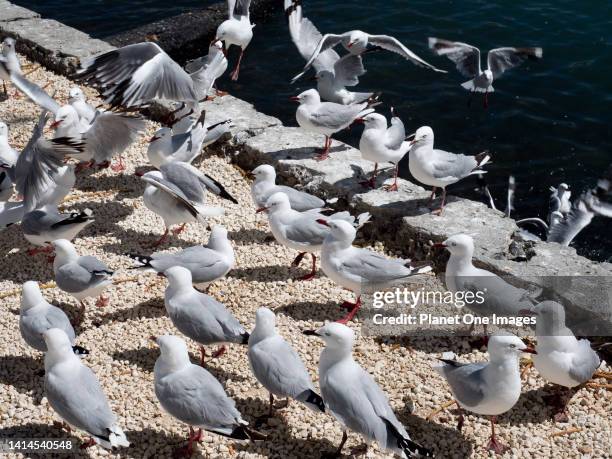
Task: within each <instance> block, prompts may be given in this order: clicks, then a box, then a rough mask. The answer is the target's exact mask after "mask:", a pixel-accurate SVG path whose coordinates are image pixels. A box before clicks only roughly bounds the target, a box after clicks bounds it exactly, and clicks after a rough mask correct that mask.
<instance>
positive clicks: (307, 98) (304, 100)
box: [290, 89, 321, 105]
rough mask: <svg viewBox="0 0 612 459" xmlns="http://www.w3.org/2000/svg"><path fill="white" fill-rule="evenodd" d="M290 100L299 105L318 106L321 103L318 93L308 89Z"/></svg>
mask: <svg viewBox="0 0 612 459" xmlns="http://www.w3.org/2000/svg"><path fill="white" fill-rule="evenodd" d="M290 99H291V100H293V101H295V102H299V103H300V104H307V105H308V104H318V103H320V102H321V97H320V96H319V91H317V90H316V89H308V90H307V91H304V92H303V93H301V94H298V95H297V96H293V97H290Z"/></svg>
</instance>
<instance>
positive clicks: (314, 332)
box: [302, 330, 319, 336]
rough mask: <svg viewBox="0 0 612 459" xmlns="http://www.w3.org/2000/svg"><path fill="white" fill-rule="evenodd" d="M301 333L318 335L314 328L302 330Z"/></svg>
mask: <svg viewBox="0 0 612 459" xmlns="http://www.w3.org/2000/svg"><path fill="white" fill-rule="evenodd" d="M302 333H303V334H304V335H306V336H319V334H318V333H317V331H316V330H304V331H303V332H302Z"/></svg>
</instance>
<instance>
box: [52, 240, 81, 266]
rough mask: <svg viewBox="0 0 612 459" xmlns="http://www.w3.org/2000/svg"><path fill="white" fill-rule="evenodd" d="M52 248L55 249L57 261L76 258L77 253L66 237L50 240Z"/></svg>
mask: <svg viewBox="0 0 612 459" xmlns="http://www.w3.org/2000/svg"><path fill="white" fill-rule="evenodd" d="M51 245H52V246H53V249H54V250H55V256H56V260H58V263H60V264H61V263H62V260H66V259H68V260H71V259H75V258H77V257H78V256H79V255H78V253H77V251H76V249H75V248H74V245H72V242H70V241H69V240H68V239H56V240H55V241H52V242H51Z"/></svg>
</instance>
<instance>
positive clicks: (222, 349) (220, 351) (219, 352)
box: [212, 345, 227, 359]
mask: <svg viewBox="0 0 612 459" xmlns="http://www.w3.org/2000/svg"><path fill="white" fill-rule="evenodd" d="M226 351H227V348H226V347H225V345H223V346H221V347H220V348H219V349H217V350H216V351H215V352H214V353H213V355H212V358H213V359H216V358H217V357H221V356H222V355H223V354H225V352H226Z"/></svg>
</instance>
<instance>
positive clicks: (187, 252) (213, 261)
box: [129, 225, 235, 289]
mask: <svg viewBox="0 0 612 459" xmlns="http://www.w3.org/2000/svg"><path fill="white" fill-rule="evenodd" d="M129 257H130V258H133V259H134V260H136V262H137V263H138V266H135V267H134V268H132V269H145V270H153V271H155V272H157V273H163V272H164V271H166V270H167V269H169V268H171V267H172V266H182V267H183V268H187V269H188V270H189V271H190V272H191V278H192V283H193V285H194V286H195V287H196V288H198V289H205V288H207V287H208V286H209V285H210V284H211V283H212V282H214V281H216V280H218V279H222V278H223V277H225V275H226V274H227V273H228V272H229V271H230V270H231V269H232V268H233V267H234V263H235V256H234V248H233V247H232V244H231V243H230V241H229V239H228V238H227V230H226V229H225V228H224V227H223V226H221V225H215V226H213V228H212V231H211V232H210V237H209V239H208V244H206V245H195V246H193V247H188V248H186V249H183V250H180V251H178V252H172V253H164V252H156V253H154V254H153V255H151V256H150V257H149V256H146V255H133V254H130V255H129Z"/></svg>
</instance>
